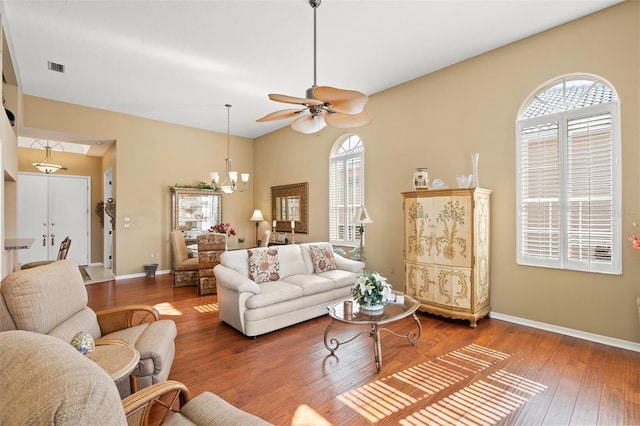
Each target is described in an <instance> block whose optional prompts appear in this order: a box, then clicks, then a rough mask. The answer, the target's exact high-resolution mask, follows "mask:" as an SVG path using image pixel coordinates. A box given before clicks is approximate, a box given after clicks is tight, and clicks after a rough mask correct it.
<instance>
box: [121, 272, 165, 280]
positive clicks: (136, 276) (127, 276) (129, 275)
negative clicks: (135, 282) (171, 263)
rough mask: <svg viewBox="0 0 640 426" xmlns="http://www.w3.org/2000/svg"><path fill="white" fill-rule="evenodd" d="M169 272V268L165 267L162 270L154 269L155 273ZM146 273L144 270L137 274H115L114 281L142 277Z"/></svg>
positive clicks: (163, 273)
mask: <svg viewBox="0 0 640 426" xmlns="http://www.w3.org/2000/svg"><path fill="white" fill-rule="evenodd" d="M170 273H171V269H165V270H162V271H156V275H166V274H170ZM146 276H147V274H146V273H144V272H140V273H139V274H128V275H117V276H116V281H119V280H126V279H129V278H142V277H146Z"/></svg>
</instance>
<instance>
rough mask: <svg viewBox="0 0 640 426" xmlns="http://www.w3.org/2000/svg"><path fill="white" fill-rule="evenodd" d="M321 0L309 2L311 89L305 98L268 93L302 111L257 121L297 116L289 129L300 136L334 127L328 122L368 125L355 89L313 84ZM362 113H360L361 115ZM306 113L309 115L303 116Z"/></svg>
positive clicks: (279, 113) (362, 98) (365, 98)
mask: <svg viewBox="0 0 640 426" xmlns="http://www.w3.org/2000/svg"><path fill="white" fill-rule="evenodd" d="M321 3H322V0H309V4H310V5H311V7H312V8H313V86H311V87H310V88H308V89H307V90H306V93H305V96H306V98H297V97H294V96H287V95H279V94H269V99H271V100H272V101H276V102H284V103H289V104H297V105H300V106H302V107H303V108H302V109H288V110H282V111H276V112H272V113H270V114H267V115H265V116H264V117H262V118H259V119H257V120H256V121H258V122H265V121H273V120H283V119H287V118H294V117H296V116H299V115H301V114H304V115H302V117H298V118H297V119H296V120H294V121H293V122H292V123H291V128H292V129H293V130H295V131H298V132H301V133H307V134H308V133H315V132H317V131H319V130H321V129H322V128H324V127H325V126H327V125H329V126H331V127H336V126H334V125H333V124H332V123H333V122H336V123H339V127H338V128H350V127H362V126H366V125H368V124H369V123H371V116H370V115H369V113H367V112H366V110H365V104H366V103H367V101H368V100H369V97H368V96H367V95H365V94H363V93H360V92H358V91H355V90H345V89H337V88H335V87H329V86H318V84H317V78H316V77H317V52H316V50H317V49H316V46H317V42H316V41H317V28H316V10H317V9H318V7H319V6H320V4H321ZM363 112H364V114H362V113H363ZM305 113H309V115H307V114H305ZM327 113H329V114H328V116H340V120H333V121H331V122H325V120H324V116H325V115H326V114H327Z"/></svg>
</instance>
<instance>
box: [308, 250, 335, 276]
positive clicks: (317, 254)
mask: <svg viewBox="0 0 640 426" xmlns="http://www.w3.org/2000/svg"><path fill="white" fill-rule="evenodd" d="M309 249H310V250H311V260H312V261H313V270H314V272H315V273H316V274H318V273H320V272H326V271H332V270H334V269H338V266H337V265H336V259H335V257H333V248H332V247H331V244H316V245H310V246H309Z"/></svg>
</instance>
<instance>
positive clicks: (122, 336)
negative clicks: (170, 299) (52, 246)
mask: <svg viewBox="0 0 640 426" xmlns="http://www.w3.org/2000/svg"><path fill="white" fill-rule="evenodd" d="M0 295H1V297H0V331H8V330H26V331H31V332H35V333H40V334H48V335H50V336H54V337H57V338H59V339H60V340H62V341H64V342H67V343H69V342H71V340H72V339H73V337H74V336H75V335H76V334H77V333H78V332H80V331H84V332H86V333H89V334H91V336H93V338H94V339H97V338H104V339H117V340H123V341H125V342H127V343H129V344H130V345H133V346H134V347H135V348H136V349H137V351H138V352H139V353H140V362H139V363H138V365H137V367H136V369H135V370H134V372H133V373H132V374H133V375H134V376H135V378H136V380H134V382H137V384H138V387H139V388H144V387H147V386H149V385H151V384H153V383H158V382H162V381H164V380H167V378H168V377H169V371H170V370H171V365H172V364H173V358H174V356H175V343H174V340H175V337H176V334H177V332H176V325H175V323H174V322H173V321H171V320H160V319H159V314H158V311H157V310H156V309H155V308H153V307H150V306H145V305H129V306H122V307H119V308H113V309H107V310H103V311H98V312H94V311H93V310H92V309H91V308H89V307H88V306H87V302H88V296H87V290H86V288H85V286H84V282H83V280H82V275H81V274H80V270H79V269H78V266H77V265H76V264H75V263H74V262H73V261H71V260H61V261H57V262H54V263H51V264H49V265H44V266H39V267H37V268H31V269H25V270H22V271H17V272H14V273H12V274H10V275H8V276H6V277H5V278H4V279H3V280H2V284H1V285H0ZM118 388H119V390H120V393H121V395H122V396H126V395H129V394H130V393H131V385H130V381H129V380H124V381H122V382H120V383H118Z"/></svg>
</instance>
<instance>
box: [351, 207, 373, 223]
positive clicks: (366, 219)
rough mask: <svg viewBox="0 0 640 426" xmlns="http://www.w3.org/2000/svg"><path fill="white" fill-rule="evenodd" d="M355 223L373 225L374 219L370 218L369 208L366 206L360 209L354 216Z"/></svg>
mask: <svg viewBox="0 0 640 426" xmlns="http://www.w3.org/2000/svg"><path fill="white" fill-rule="evenodd" d="M353 223H355V224H357V225H360V224H363V223H373V219H371V216H369V212H367V208H366V207H365V206H360V207H358V210H357V211H356V214H355V216H353Z"/></svg>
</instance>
